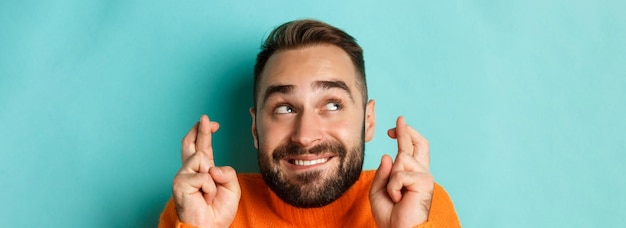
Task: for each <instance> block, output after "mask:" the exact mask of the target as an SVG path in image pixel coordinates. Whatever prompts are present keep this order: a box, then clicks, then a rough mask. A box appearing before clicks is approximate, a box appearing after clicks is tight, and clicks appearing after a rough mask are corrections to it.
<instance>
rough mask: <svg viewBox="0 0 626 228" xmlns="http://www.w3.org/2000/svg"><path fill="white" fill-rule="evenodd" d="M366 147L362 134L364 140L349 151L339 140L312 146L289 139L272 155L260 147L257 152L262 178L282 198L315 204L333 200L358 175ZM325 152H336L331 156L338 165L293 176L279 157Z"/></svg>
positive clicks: (302, 204) (304, 204)
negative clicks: (283, 166)
mask: <svg viewBox="0 0 626 228" xmlns="http://www.w3.org/2000/svg"><path fill="white" fill-rule="evenodd" d="M364 147H365V143H364V141H363V137H361V143H360V144H357V145H355V146H353V147H352V148H350V149H349V151H348V149H347V148H346V147H345V146H344V145H343V144H341V143H339V142H337V141H330V142H326V143H322V144H319V145H316V146H315V147H312V148H311V149H304V148H302V147H301V146H299V145H298V144H295V143H293V142H288V143H286V144H283V145H281V146H279V147H277V148H276V149H275V150H274V151H273V153H272V157H271V158H269V156H267V153H266V152H265V151H262V150H261V149H260V148H261V147H259V150H258V152H257V156H258V161H259V168H260V171H261V176H263V180H264V181H265V183H266V184H267V185H268V186H269V187H270V189H272V191H274V193H275V194H276V195H277V196H278V197H279V198H280V199H282V200H283V201H285V202H286V203H288V204H290V205H292V206H295V207H300V208H312V207H322V206H325V205H328V204H330V203H332V202H333V201H335V200H336V199H338V198H339V197H341V196H342V195H343V193H345V192H346V191H347V190H348V189H349V188H350V187H351V186H352V185H353V184H354V183H355V182H356V181H357V180H358V179H359V176H360V174H361V171H362V169H363V156H364V153H363V151H364ZM326 152H332V153H334V154H335V156H334V157H333V158H332V159H339V165H338V166H337V167H334V168H331V169H327V170H315V171H309V172H304V173H300V174H294V175H292V177H291V178H290V179H291V180H290V179H289V177H288V176H287V175H288V174H286V173H285V172H284V171H283V170H281V168H280V161H281V159H283V158H285V157H289V156H297V155H303V154H314V155H319V154H322V153H326ZM329 161H330V160H329Z"/></svg>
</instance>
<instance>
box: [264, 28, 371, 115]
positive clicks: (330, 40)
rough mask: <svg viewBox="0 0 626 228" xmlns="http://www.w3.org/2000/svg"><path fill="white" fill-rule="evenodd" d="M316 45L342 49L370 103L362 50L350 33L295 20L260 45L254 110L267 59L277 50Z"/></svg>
mask: <svg viewBox="0 0 626 228" xmlns="http://www.w3.org/2000/svg"><path fill="white" fill-rule="evenodd" d="M316 44H331V45H335V46H337V47H339V48H341V49H343V50H344V51H345V52H346V53H347V54H348V56H350V59H351V60H352V63H353V64H354V68H355V70H356V72H357V74H358V76H357V86H358V87H359V89H360V90H361V93H362V97H363V104H365V103H366V102H367V83H366V81H365V62H364V61H363V49H361V47H360V46H359V44H357V43H356V39H354V37H352V36H350V35H349V34H348V33H346V32H344V31H342V30H341V29H338V28H336V27H333V26H332V25H329V24H326V23H324V22H321V21H316V20H295V21H290V22H287V23H284V24H282V25H280V26H278V27H277V28H275V29H274V30H273V31H272V32H271V33H270V34H269V36H267V39H266V40H265V42H264V43H263V44H262V45H261V52H259V54H258V55H257V58H256V64H255V65H254V91H253V93H254V95H253V96H254V108H255V109H256V108H257V98H258V93H259V92H260V91H259V88H258V87H259V82H260V81H261V73H262V72H263V69H264V68H265V64H266V63H267V60H268V59H269V58H270V57H271V56H272V55H273V54H274V53H275V52H277V51H280V50H289V49H296V48H301V47H305V46H311V45H316Z"/></svg>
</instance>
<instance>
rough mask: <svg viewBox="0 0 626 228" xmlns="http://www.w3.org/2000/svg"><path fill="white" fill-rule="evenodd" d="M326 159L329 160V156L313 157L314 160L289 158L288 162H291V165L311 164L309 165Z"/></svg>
mask: <svg viewBox="0 0 626 228" xmlns="http://www.w3.org/2000/svg"><path fill="white" fill-rule="evenodd" d="M328 160H330V157H329V158H318V159H315V160H299V159H290V160H289V163H290V164H293V165H297V166H311V165H317V164H322V163H326V162H327V161H328Z"/></svg>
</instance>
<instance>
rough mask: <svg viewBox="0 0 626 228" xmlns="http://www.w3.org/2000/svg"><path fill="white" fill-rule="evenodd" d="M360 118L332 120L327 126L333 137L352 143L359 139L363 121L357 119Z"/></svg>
mask: <svg viewBox="0 0 626 228" xmlns="http://www.w3.org/2000/svg"><path fill="white" fill-rule="evenodd" d="M359 119H361V118H352V119H349V118H348V119H343V120H341V121H333V123H331V124H330V125H331V126H332V127H330V128H328V132H329V134H330V135H333V136H334V138H338V139H340V140H341V141H344V142H346V143H350V144H351V143H354V141H359V140H360V139H361V133H362V130H363V122H361V121H359Z"/></svg>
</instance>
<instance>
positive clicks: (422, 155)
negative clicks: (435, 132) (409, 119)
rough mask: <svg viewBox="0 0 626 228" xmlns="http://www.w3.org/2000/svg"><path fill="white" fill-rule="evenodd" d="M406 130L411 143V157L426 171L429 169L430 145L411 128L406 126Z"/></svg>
mask: <svg viewBox="0 0 626 228" xmlns="http://www.w3.org/2000/svg"><path fill="white" fill-rule="evenodd" d="M408 129H409V134H410V135H411V141H412V142H413V148H414V149H413V151H414V152H413V157H415V159H417V161H418V162H419V163H420V164H421V165H422V166H424V167H425V168H426V169H427V170H428V169H429V168H430V145H429V143H428V140H426V138H424V136H422V134H420V133H419V132H418V131H416V130H415V129H413V128H412V127H411V126H408Z"/></svg>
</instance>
